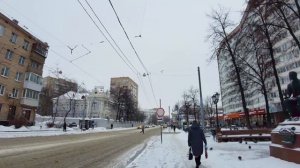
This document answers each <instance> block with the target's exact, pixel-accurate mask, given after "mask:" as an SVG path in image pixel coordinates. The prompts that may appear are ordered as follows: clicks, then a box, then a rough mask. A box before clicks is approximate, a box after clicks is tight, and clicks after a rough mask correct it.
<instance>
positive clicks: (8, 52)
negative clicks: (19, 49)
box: [5, 50, 14, 60]
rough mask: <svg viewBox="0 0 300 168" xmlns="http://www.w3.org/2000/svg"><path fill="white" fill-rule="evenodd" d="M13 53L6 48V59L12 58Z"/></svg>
mask: <svg viewBox="0 0 300 168" xmlns="http://www.w3.org/2000/svg"><path fill="white" fill-rule="evenodd" d="M13 55H14V52H13V51H11V50H7V51H6V54H5V58H6V59H8V60H12V58H13Z"/></svg>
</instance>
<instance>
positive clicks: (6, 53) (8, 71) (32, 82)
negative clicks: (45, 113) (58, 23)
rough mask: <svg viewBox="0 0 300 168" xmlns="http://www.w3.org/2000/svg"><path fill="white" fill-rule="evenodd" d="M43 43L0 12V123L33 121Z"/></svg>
mask: <svg viewBox="0 0 300 168" xmlns="http://www.w3.org/2000/svg"><path fill="white" fill-rule="evenodd" d="M48 48H49V46H48V44H47V43H45V42H42V41H41V40H39V39H38V38H36V37H34V36H33V35H32V34H30V33H29V32H27V31H26V30H24V29H23V28H22V27H21V26H19V25H18V21H17V20H10V19H9V18H8V17H6V16H5V15H3V14H2V13H0V61H1V64H0V69H1V74H0V122H1V123H3V124H14V122H16V120H21V119H22V120H23V121H25V122H26V123H27V124H33V122H34V119H35V113H36V109H37V107H38V102H39V93H40V91H41V89H42V73H43V66H44V63H45V59H46V58H47V53H48Z"/></svg>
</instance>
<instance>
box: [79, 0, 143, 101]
mask: <svg viewBox="0 0 300 168" xmlns="http://www.w3.org/2000/svg"><path fill="white" fill-rule="evenodd" d="M78 1H79V0H78ZM85 2H86V4H87V5H88V6H89V8H90V9H91V11H92V12H93V14H94V15H95V17H96V18H97V20H98V21H99V23H100V24H101V25H102V27H103V28H104V30H105V31H106V33H107V34H108V35H109V37H110V38H111V39H112V40H113V42H114V44H115V45H116V46H117V48H118V49H119V50H120V52H121V53H122V54H123V56H124V57H125V58H126V60H127V61H128V62H129V63H130V65H131V66H132V67H133V68H134V69H135V71H136V76H137V79H138V80H139V83H140V84H141V85H142V86H143V85H144V84H143V82H142V80H141V78H140V76H139V75H140V73H139V72H138V70H137V69H136V68H135V67H134V66H133V65H132V63H131V61H130V60H129V59H128V57H127V56H126V55H125V54H124V52H123V51H122V49H121V48H120V47H119V45H118V44H117V43H116V41H115V40H114V38H113V37H112V36H111V34H110V33H109V31H108V30H107V28H106V26H105V25H104V24H103V23H102V21H101V20H100V18H99V17H98V15H97V14H96V12H95V11H94V9H93V7H92V6H91V5H90V3H89V2H88V1H87V0H85ZM79 3H80V1H79ZM80 5H81V6H82V8H83V9H84V10H85V11H86V13H87V14H88V12H87V10H86V9H85V8H84V7H83V5H82V3H80ZM88 15H89V14H88ZM89 17H90V19H92V18H91V16H90V15H89ZM92 21H93V19H92ZM93 22H94V21H93ZM94 24H95V25H96V26H97V24H96V23H95V22H94ZM97 28H98V30H100V32H101V33H102V35H103V36H104V37H105V38H106V40H107V41H108V42H109V43H110V45H111V46H112V47H113V45H112V44H111V42H110V41H109V40H108V38H107V37H106V36H105V35H104V33H103V32H102V31H101V29H99V27H98V26H97ZM113 48H114V47H113ZM114 50H115V51H116V49H115V48H114ZM116 52H117V51H116ZM117 54H118V55H119V56H120V54H119V53H118V52H117ZM120 57H121V58H122V56H120ZM122 59H123V58H122ZM125 63H126V62H125ZM131 70H132V69H131ZM132 71H133V70H132ZM143 91H144V93H145V96H146V97H147V98H148V96H147V93H146V91H145V90H144V87H143Z"/></svg>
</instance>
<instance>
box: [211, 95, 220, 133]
mask: <svg viewBox="0 0 300 168" xmlns="http://www.w3.org/2000/svg"><path fill="white" fill-rule="evenodd" d="M219 96H220V94H219V93H218V92H216V93H215V94H214V95H213V96H212V97H211V99H212V101H213V103H214V104H215V105H216V118H217V130H219V117H218V101H219Z"/></svg>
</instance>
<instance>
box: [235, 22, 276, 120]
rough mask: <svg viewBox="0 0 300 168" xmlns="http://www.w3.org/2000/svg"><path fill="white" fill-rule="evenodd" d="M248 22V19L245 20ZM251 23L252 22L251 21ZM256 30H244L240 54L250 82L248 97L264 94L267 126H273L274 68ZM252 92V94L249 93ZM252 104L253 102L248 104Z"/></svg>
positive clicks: (250, 28) (245, 75)
mask: <svg viewBox="0 0 300 168" xmlns="http://www.w3.org/2000/svg"><path fill="white" fill-rule="evenodd" d="M245 22H247V19H245ZM250 22H251V21H250ZM253 30H255V28H253V27H251V24H250V26H248V27H245V28H244V30H242V31H243V32H244V33H245V34H246V36H245V40H244V41H243V44H244V45H243V46H244V47H243V48H244V50H242V51H241V52H242V53H241V54H238V56H239V57H240V60H242V65H243V67H244V68H243V69H242V70H243V71H244V73H243V74H244V80H246V81H249V82H248V84H247V85H248V86H249V87H250V88H255V89H248V97H252V95H254V94H255V93H256V92H259V93H262V94H263V96H264V99H265V103H266V104H265V106H266V112H267V124H268V126H270V125H271V115H270V111H269V100H268V93H269V91H270V89H271V87H270V83H271V82H272V80H270V76H271V75H272V66H271V62H270V59H269V55H268V54H267V53H265V52H264V50H265V48H264V46H265V45H264V43H262V42H261V38H260V36H258V35H257V34H256V32H255V31H253ZM249 91H250V92H249ZM248 104H250V105H251V104H252V102H248Z"/></svg>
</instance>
